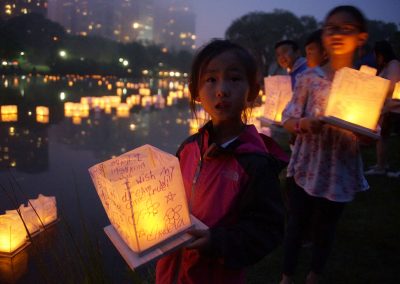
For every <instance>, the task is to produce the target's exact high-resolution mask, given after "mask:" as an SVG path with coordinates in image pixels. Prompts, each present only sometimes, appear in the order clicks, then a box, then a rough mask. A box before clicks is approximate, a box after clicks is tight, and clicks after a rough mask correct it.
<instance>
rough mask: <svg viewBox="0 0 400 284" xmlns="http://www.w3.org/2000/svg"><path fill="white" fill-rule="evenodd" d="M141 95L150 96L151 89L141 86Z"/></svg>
mask: <svg viewBox="0 0 400 284" xmlns="http://www.w3.org/2000/svg"><path fill="white" fill-rule="evenodd" d="M139 95H142V96H150V95H151V90H150V89H149V88H140V89H139Z"/></svg>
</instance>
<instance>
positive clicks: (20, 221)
mask: <svg viewBox="0 0 400 284" xmlns="http://www.w3.org/2000/svg"><path fill="white" fill-rule="evenodd" d="M56 221H57V204H56V198H55V197H54V196H44V195H42V194H39V196H38V198H36V199H30V200H29V202H28V204H27V205H26V206H25V205H24V204H22V205H21V206H20V207H19V208H18V209H16V210H7V211H6V212H5V214H3V215H0V256H7V257H11V256H14V255H15V254H16V253H18V252H19V251H21V250H22V249H23V248H25V247H26V246H27V245H28V244H29V241H28V240H29V236H34V235H36V234H38V233H39V232H41V231H43V230H44V229H45V228H46V227H48V226H50V225H52V224H54V223H55V222H56Z"/></svg>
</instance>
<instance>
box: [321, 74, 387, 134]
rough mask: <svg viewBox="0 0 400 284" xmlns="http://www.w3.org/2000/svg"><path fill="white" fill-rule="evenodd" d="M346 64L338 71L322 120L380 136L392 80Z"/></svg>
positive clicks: (362, 132)
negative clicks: (380, 118) (384, 107)
mask: <svg viewBox="0 0 400 284" xmlns="http://www.w3.org/2000/svg"><path fill="white" fill-rule="evenodd" d="M367 71H368V73H365V72H361V71H358V70H354V69H351V68H348V67H344V68H342V69H340V70H338V71H336V73H335V77H334V79H333V82H332V87H331V91H330V94H329V99H328V104H327V107H326V110H325V114H324V117H323V118H322V120H324V121H326V122H328V123H332V124H336V125H338V126H341V127H344V128H348V129H350V130H352V131H355V132H359V133H361V134H364V135H367V136H370V137H372V138H376V139H377V138H378V137H379V135H378V134H377V133H376V127H377V124H378V119H379V117H380V114H381V109H382V106H383V103H384V101H385V98H386V94H387V91H388V89H389V85H390V81H389V80H386V79H383V78H381V77H378V76H375V75H371V70H370V68H369V69H367Z"/></svg>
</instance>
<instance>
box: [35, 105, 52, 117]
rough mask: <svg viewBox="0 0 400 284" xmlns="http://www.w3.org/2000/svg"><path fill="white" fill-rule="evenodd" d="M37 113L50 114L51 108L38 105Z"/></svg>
mask: <svg viewBox="0 0 400 284" xmlns="http://www.w3.org/2000/svg"><path fill="white" fill-rule="evenodd" d="M36 114H37V115H47V116H48V115H49V108H48V107H45V106H37V107H36Z"/></svg>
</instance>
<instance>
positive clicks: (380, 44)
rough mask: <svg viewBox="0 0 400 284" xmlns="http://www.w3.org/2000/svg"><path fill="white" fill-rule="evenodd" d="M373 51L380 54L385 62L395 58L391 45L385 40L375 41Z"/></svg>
mask: <svg viewBox="0 0 400 284" xmlns="http://www.w3.org/2000/svg"><path fill="white" fill-rule="evenodd" d="M374 52H375V54H376V55H378V54H380V55H382V57H383V62H384V63H385V64H386V63H388V62H389V61H391V60H393V59H397V56H396V54H395V53H394V51H393V48H392V46H391V45H390V43H389V42H387V41H386V40H381V41H377V42H376V43H375V46H374Z"/></svg>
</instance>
